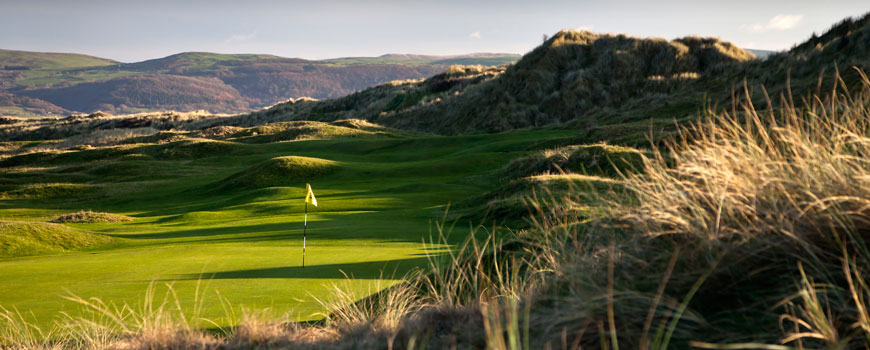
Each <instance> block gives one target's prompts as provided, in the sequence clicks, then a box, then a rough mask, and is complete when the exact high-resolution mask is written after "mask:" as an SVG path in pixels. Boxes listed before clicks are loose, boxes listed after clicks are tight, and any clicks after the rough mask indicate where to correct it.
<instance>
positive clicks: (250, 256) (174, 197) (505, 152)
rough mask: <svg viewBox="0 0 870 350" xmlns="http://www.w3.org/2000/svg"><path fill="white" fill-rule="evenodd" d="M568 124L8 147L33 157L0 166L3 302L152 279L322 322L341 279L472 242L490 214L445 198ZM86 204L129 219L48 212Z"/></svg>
mask: <svg viewBox="0 0 870 350" xmlns="http://www.w3.org/2000/svg"><path fill="white" fill-rule="evenodd" d="M573 134H575V132H572V131H566V130H538V131H518V132H512V133H505V134H487V135H468V136H456V137H443V136H427V135H416V134H410V133H399V132H384V133H381V134H379V135H367V136H358V137H337V138H333V139H324V140H299V141H293V142H278V143H263V144H250V143H241V142H232V141H212V140H197V141H190V140H185V141H177V142H170V143H163V144H132V145H123V146H117V147H110V148H102V149H93V150H87V149H85V150H78V151H70V152H63V153H51V152H45V153H33V154H30V155H24V156H18V157H12V158H8V159H6V160H5V162H6V163H5V164H6V165H7V166H8V165H9V164H14V162H18V161H24V160H27V163H26V165H20V166H8V167H6V168H4V170H3V173H2V174H0V179H2V180H0V181H3V184H4V185H6V186H15V187H16V188H18V189H17V190H8V191H6V192H3V199H2V200H0V217H2V218H3V220H4V223H5V224H6V225H8V226H7V227H9V228H11V229H12V230H13V231H14V230H18V231H20V232H18V233H19V234H18V235H16V233H15V232H8V231H7V232H4V234H3V235H0V239H2V240H0V244H2V245H0V248H2V249H3V250H0V252H2V253H3V254H5V256H3V257H2V258H0V280H3V281H4V283H3V284H2V285H0V305H2V306H4V307H14V308H16V309H17V310H19V311H20V312H22V313H26V314H27V315H28V317H30V316H32V317H33V319H34V322H36V323H38V324H40V325H44V326H48V325H50V324H51V323H52V322H53V321H54V319H55V317H56V316H58V315H59V314H60V312H66V313H70V314H76V313H77V312H78V311H79V305H77V304H76V303H74V302H71V301H68V300H66V299H65V298H63V297H64V296H70V295H75V296H79V297H82V298H99V299H101V300H103V301H106V302H112V303H117V304H119V305H123V304H128V305H130V306H135V305H139V304H141V303H142V302H143V300H144V299H145V292H146V290H147V289H148V286H149V284H152V283H153V284H154V288H155V293H156V295H157V297H159V298H162V295H163V293H164V292H166V291H167V290H168V289H167V287H166V286H167V285H171V288H172V290H173V291H174V292H175V293H176V296H177V298H178V299H179V301H180V302H181V303H182V304H184V305H186V306H191V305H193V304H195V303H201V304H202V308H201V310H200V312H201V316H202V317H203V318H206V319H209V320H211V321H213V322H215V323H216V324H219V325H221V326H226V325H232V323H233V322H234V321H236V320H233V319H232V312H229V311H227V309H226V308H225V306H226V304H227V303H229V304H230V305H231V308H234V310H235V312H237V313H239V312H240V310H241V309H242V308H250V309H258V310H259V309H267V308H268V309H270V310H274V311H275V312H276V313H278V314H284V313H287V314H289V316H290V317H291V319H292V320H300V321H301V320H311V319H317V318H320V317H321V316H320V314H322V313H323V312H325V311H326V310H324V308H323V306H322V305H321V304H320V303H319V302H318V301H317V299H321V300H324V299H328V298H329V297H330V295H329V293H330V291H331V290H332V288H331V287H332V286H333V285H341V286H347V287H348V288H350V289H351V290H350V291H349V292H350V293H355V294H356V295H358V296H359V297H364V296H366V295H369V294H372V293H375V292H377V291H379V290H381V289H383V288H387V287H389V286H390V285H391V284H393V283H395V282H396V281H397V280H399V279H400V278H401V277H402V276H403V275H404V274H405V273H406V272H407V271H408V270H409V269H411V268H414V267H423V266H426V265H428V261H429V259H430V258H432V257H434V256H437V255H438V254H442V253H444V251H445V250H446V249H450V247H449V245H445V244H444V243H455V242H459V241H462V240H463V239H465V237H466V236H467V235H468V234H469V230H471V229H473V228H472V226H473V225H477V224H483V223H482V222H471V221H469V220H465V222H462V220H461V219H457V218H453V217H452V216H451V215H450V212H449V209H448V205H449V204H450V203H456V202H459V201H462V200H465V199H467V198H469V197H472V196H476V195H480V194H482V193H484V192H486V191H488V190H491V189H493V188H495V187H496V185H497V181H496V180H497V173H498V171H500V170H501V169H502V168H503V167H504V165H505V163H506V162H507V161H509V160H510V159H512V158H516V157H518V156H520V155H522V154H525V153H528V152H529V151H532V150H535V149H539V148H543V147H545V146H544V145H545V144H546V143H547V141H548V140H553V139H560V138H566V137H570V136H572V135H573ZM34 154H37V155H40V156H38V157H37V158H39V159H34V158H33V157H34V156H33V155H34ZM28 156H29V157H31V158H29V159H25V158H23V157H28ZM306 183H311V185H312V187H313V190H314V193H315V195H316V197H317V199H318V204H319V205H318V206H317V207H314V206H309V208H308V209H309V216H308V229H307V251H306V256H305V264H306V265H305V267H304V268H303V267H302V266H301V264H302V235H303V211H304V206H305V202H304V197H305V194H306V192H305V184H306ZM82 210H84V211H89V210H90V211H94V212H111V213H112V214H119V215H124V216H127V217H129V218H131V219H132V220H131V221H121V222H115V223H69V224H63V226H61V225H60V224H51V223H46V222H47V221H50V220H52V219H54V218H56V217H58V216H60V215H63V214H68V213H75V212H78V211H82ZM64 226H65V227H64ZM441 226H446V227H447V228H445V229H444V230H442V231H439V230H438V227H441ZM451 227H452V228H451ZM439 232H443V234H444V236H445V237H444V238H441V237H440V236H439ZM94 236H96V237H103V238H106V239H102V240H96V241H95V240H93V239H90V240H89V237H94ZM58 237H62V238H63V239H65V240H66V241H65V242H67V241H69V242H71V244H68V246H76V243H81V244H79V246H80V247H78V248H72V249H69V248H64V247H60V246H59V244H60V243H59V242H60V241H61V239H59V238H58Z"/></svg>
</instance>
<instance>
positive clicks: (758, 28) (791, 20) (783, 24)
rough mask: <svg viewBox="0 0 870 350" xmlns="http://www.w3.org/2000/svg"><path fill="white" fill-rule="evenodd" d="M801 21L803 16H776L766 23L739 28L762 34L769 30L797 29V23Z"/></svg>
mask: <svg viewBox="0 0 870 350" xmlns="http://www.w3.org/2000/svg"><path fill="white" fill-rule="evenodd" d="M803 19H804V15H776V16H773V18H771V19H770V20H769V21H767V23H764V24H762V23H755V24H752V25H742V26H740V27H741V28H742V29H744V30H748V31H751V32H754V33H763V32H766V31H769V30H789V29H792V28H794V27H797V25H798V23H800V21H801V20H803Z"/></svg>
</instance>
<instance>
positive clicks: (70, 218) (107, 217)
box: [51, 210, 133, 223]
mask: <svg viewBox="0 0 870 350" xmlns="http://www.w3.org/2000/svg"><path fill="white" fill-rule="evenodd" d="M125 221H133V218H131V217H129V216H125V215H118V214H112V213H102V212H94V211H90V210H87V211H85V210H80V211H78V212H75V213H69V214H64V215H61V216H58V217H56V218H54V219H52V220H51V222H54V223H98V222H125Z"/></svg>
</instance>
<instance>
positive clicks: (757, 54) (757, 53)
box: [746, 49, 779, 58]
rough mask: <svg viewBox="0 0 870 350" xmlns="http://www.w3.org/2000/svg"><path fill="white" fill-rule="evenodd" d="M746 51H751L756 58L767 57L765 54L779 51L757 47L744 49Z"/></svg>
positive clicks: (768, 54)
mask: <svg viewBox="0 0 870 350" xmlns="http://www.w3.org/2000/svg"><path fill="white" fill-rule="evenodd" d="M746 51H749V52H751V53H752V54H753V55H755V57H758V58H767V56H770V55H773V54H775V53H777V52H779V51H771V50H758V49H746Z"/></svg>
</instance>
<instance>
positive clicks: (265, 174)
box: [217, 156, 339, 189]
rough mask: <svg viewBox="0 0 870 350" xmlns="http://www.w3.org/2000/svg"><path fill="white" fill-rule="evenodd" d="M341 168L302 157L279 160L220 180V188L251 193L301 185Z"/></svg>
mask: <svg viewBox="0 0 870 350" xmlns="http://www.w3.org/2000/svg"><path fill="white" fill-rule="evenodd" d="M338 168H339V163H338V162H335V161H331V160H326V159H320V158H311V157H299V156H285V157H276V158H272V159H269V160H267V161H264V162H261V163H259V164H257V165H254V166H252V167H250V168H248V169H246V170H242V171H240V172H238V173H236V174H233V175H231V176H230V177H227V178H226V179H223V180H221V181H220V182H219V183H218V185H217V187H218V188H221V189H250V188H262V187H277V186H290V185H298V184H300V183H305V182H307V181H310V180H313V179H316V178H318V177H320V176H324V175H326V174H329V173H330V172H332V171H335V170H336V169H338Z"/></svg>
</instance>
